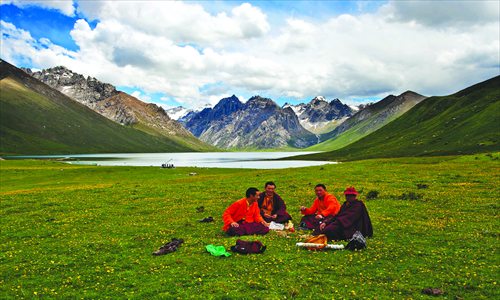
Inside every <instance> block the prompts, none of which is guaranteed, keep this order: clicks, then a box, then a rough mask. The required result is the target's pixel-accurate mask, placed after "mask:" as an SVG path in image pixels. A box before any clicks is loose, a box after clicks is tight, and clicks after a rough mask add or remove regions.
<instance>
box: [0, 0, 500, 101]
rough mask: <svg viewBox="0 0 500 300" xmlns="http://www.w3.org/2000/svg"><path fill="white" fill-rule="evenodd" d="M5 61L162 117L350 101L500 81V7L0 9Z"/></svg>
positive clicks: (258, 4) (25, 4) (312, 4)
mask: <svg viewBox="0 0 500 300" xmlns="http://www.w3.org/2000/svg"><path fill="white" fill-rule="evenodd" d="M0 9H1V31H2V40H1V58H2V59H4V60H6V61H8V62H10V63H12V64H14V65H16V66H18V67H27V68H31V69H34V70H40V69H46V68H51V67H54V66H58V65H64V66H66V67H67V68H69V69H71V70H72V71H74V72H77V73H81V74H84V75H85V76H92V77H95V78H97V79H98V80H100V81H103V82H106V83H111V84H113V85H115V86H116V87H117V88H118V89H119V90H122V91H125V92H127V93H129V94H132V95H135V96H137V97H138V98H139V99H141V100H143V101H146V102H155V103H157V104H159V105H162V106H163V107H165V108H168V107H173V106H178V105H182V106H184V107H187V108H196V107H200V106H202V105H204V104H207V103H211V104H216V103H217V102H218V101H219V100H220V99H221V98H224V97H228V96H231V95H233V94H235V95H236V96H238V97H239V98H240V99H242V100H246V99H248V98H250V97H251V96H253V95H261V96H264V97H268V98H271V99H273V100H274V101H276V102H277V103H278V104H280V105H283V104H284V103H285V102H289V103H292V104H298V103H300V102H304V103H307V102H309V101H310V100H311V99H313V98H314V97H315V96H317V95H322V96H324V97H326V98H327V99H329V100H332V99H335V98H339V99H340V100H341V101H342V102H344V103H347V104H357V103H366V102H368V101H376V100H379V99H381V98H383V97H385V96H387V95H389V94H394V95H399V94H401V93H403V92H405V91H407V90H412V91H414V92H417V93H420V94H423V95H426V96H432V95H438V96H440V95H448V94H451V93H454V92H457V91H458V90H461V89H463V88H465V87H468V86H470V85H472V84H475V83H478V82H481V81H483V80H486V79H489V78H492V77H494V76H497V75H499V73H500V41H499V36H500V15H499V14H500V13H499V12H500V5H499V1H497V0H494V1H456V2H455V1H255V2H254V1H249V2H242V1H131V0H127V1H4V0H1V6H0Z"/></svg>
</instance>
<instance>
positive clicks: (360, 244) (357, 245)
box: [346, 231, 366, 251]
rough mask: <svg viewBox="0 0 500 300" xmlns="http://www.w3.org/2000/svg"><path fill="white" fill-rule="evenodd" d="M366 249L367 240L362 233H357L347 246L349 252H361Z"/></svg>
mask: <svg viewBox="0 0 500 300" xmlns="http://www.w3.org/2000/svg"><path fill="white" fill-rule="evenodd" d="M364 248H366V240H365V237H364V236H363V234H361V232H359V231H356V232H355V233H354V234H353V235H352V238H351V241H350V242H349V243H348V244H347V246H346V249H349V250H352V251H354V250H361V249H364Z"/></svg>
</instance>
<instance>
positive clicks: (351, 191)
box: [342, 187, 359, 195]
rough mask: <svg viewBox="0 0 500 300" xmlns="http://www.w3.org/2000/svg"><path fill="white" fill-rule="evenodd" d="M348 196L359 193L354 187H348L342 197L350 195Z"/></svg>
mask: <svg viewBox="0 0 500 300" xmlns="http://www.w3.org/2000/svg"><path fill="white" fill-rule="evenodd" d="M348 194H351V195H359V194H358V192H356V189H355V188H353V187H348V188H347V189H346V190H345V192H344V193H343V194H342V195H348Z"/></svg>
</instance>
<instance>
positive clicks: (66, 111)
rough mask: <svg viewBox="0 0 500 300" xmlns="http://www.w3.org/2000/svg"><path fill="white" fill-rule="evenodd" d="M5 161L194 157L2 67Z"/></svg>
mask: <svg viewBox="0 0 500 300" xmlns="http://www.w3.org/2000/svg"><path fill="white" fill-rule="evenodd" d="M0 69H1V81H0V90H1V93H0V105H1V115H0V135H1V138H2V143H1V145H0V155H27V154H31V155H36V154H40V155H42V154H44V155H48V154H77V153H111V152H115V153H116V152H118V153H130V152H190V151H193V150H191V149H190V148H188V147H186V146H184V145H180V144H179V143H176V142H174V141H172V140H170V139H168V138H164V137H162V138H158V137H154V136H151V135H148V134H146V133H144V132H141V131H138V130H135V129H132V128H127V127H124V126H122V125H119V124H117V123H115V122H113V121H110V120H108V119H106V118H105V117H103V116H101V115H99V114H97V113H96V112H94V111H92V110H91V109H89V108H87V107H86V106H84V105H82V104H80V103H78V102H76V101H75V100H73V99H71V98H68V97H66V96H65V95H63V94H61V93H60V92H58V91H56V90H54V89H52V88H51V87H49V86H47V85H45V84H43V83H41V82H40V81H38V80H36V79H34V78H32V77H31V76H29V75H27V74H25V73H24V72H23V71H21V70H19V69H17V68H15V67H13V66H11V65H9V64H8V63H6V62H4V61H1V62H0Z"/></svg>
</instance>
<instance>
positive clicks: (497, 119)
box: [289, 76, 500, 161]
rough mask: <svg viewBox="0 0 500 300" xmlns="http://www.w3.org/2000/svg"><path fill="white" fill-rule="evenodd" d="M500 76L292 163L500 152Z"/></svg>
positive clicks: (429, 100)
mask: <svg viewBox="0 0 500 300" xmlns="http://www.w3.org/2000/svg"><path fill="white" fill-rule="evenodd" d="M499 111H500V76H496V77H493V78H491V79H488V80H485V81H483V82H480V83H477V84H475V85H473V86H470V87H467V88H465V89H463V90H460V91H458V92H456V93H454V94H451V95H448V96H440V97H437V96H433V97H429V98H426V99H424V100H423V101H421V102H420V103H418V104H416V105H415V106H414V107H412V108H411V109H410V110H408V111H407V112H406V113H405V114H404V115H402V116H400V117H398V118H396V119H395V120H393V121H392V122H390V123H388V124H387V125H385V126H383V127H382V128H380V129H379V130H377V131H374V132H372V133H370V134H369V135H367V136H365V137H363V138H362V139H359V140H358V141H356V142H353V143H351V144H349V145H347V146H345V147H342V148H340V149H336V150H333V151H328V152H324V153H319V154H313V155H299V156H295V157H293V158H289V159H298V160H302V159H304V160H335V161H349V160H360V159H371V158H389V157H410V156H443V155H463V154H476V153H486V152H490V151H491V152H498V151H500V130H499V127H500V114H499V113H498V112H499Z"/></svg>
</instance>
